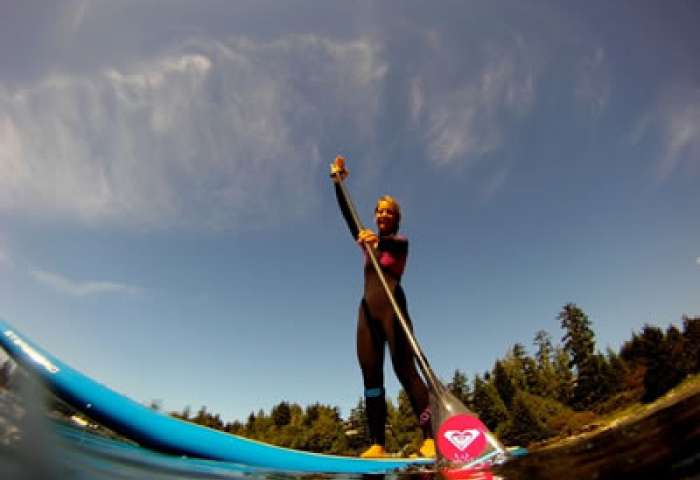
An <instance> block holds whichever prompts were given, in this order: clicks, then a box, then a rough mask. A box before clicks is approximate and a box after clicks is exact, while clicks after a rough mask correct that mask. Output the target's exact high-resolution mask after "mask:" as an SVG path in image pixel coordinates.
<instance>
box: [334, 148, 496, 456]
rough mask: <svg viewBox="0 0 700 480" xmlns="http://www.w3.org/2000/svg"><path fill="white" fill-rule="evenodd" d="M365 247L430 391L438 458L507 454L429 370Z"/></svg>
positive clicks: (349, 201)
mask: <svg viewBox="0 0 700 480" xmlns="http://www.w3.org/2000/svg"><path fill="white" fill-rule="evenodd" d="M336 165H337V166H338V167H339V168H340V169H341V170H343V169H344V159H343V158H342V157H337V158H336ZM335 175H336V176H337V181H338V186H339V188H340V191H341V193H342V195H343V197H344V199H345V202H346V203H347V205H348V209H349V211H350V215H351V217H352V220H353V222H354V223H355V226H356V227H357V230H358V231H362V230H364V226H363V224H362V221H361V220H360V217H359V216H358V215H357V210H356V208H355V205H354V203H353V202H352V199H351V198H350V194H349V193H348V190H347V188H346V187H345V184H344V182H343V177H342V175H341V174H335ZM363 245H364V248H365V249H366V250H367V255H368V257H369V259H370V261H371V262H372V265H373V267H374V269H375V271H376V272H377V276H378V277H379V280H380V281H381V284H382V286H383V287H384V291H385V292H386V296H387V298H388V299H389V302H390V303H391V306H392V307H393V309H394V312H395V313H396V317H397V318H398V321H399V325H401V328H402V329H403V331H404V334H405V335H406V339H407V340H408V343H409V345H410V346H411V349H412V350H413V353H414V355H415V357H416V361H417V362H418V367H419V368H420V371H421V373H422V374H423V378H424V380H425V382H426V384H427V386H428V391H429V394H430V409H431V413H432V422H431V427H432V432H433V436H434V438H435V441H436V443H437V447H438V454H439V456H440V459H442V460H445V461H447V462H449V463H457V464H461V465H466V466H472V465H481V464H484V465H488V464H492V463H494V462H496V461H500V460H504V459H505V458H506V456H507V452H506V449H505V448H504V447H503V445H502V444H501V443H500V442H499V441H498V439H497V438H496V437H495V436H494V435H493V434H492V433H491V432H490V431H489V430H488V428H486V426H485V425H484V424H483V423H482V422H481V420H479V418H478V416H477V415H476V414H475V413H474V412H472V411H471V410H469V409H468V408H467V407H466V406H465V405H464V404H463V403H462V402H461V401H460V400H459V399H457V397H455V396H454V395H453V394H452V393H451V392H450V391H449V390H448V389H447V388H446V387H445V386H444V385H443V384H442V383H441V382H440V380H438V378H437V376H436V375H435V373H434V372H433V369H432V368H431V367H430V364H429V363H428V359H427V358H426V356H425V354H424V353H423V350H422V349H421V347H420V345H419V344H418V341H417V340H416V337H415V335H414V334H413V332H412V331H411V328H410V327H409V324H408V321H407V320H406V318H405V316H404V314H403V312H402V311H401V308H400V307H399V304H398V303H396V298H395V297H394V292H393V291H392V290H391V287H390V286H389V284H388V283H387V281H386V278H385V276H384V272H383V271H382V268H381V266H380V265H379V262H378V261H377V256H376V254H375V251H374V249H373V248H372V247H371V246H370V245H368V244H366V243H365V244H363Z"/></svg>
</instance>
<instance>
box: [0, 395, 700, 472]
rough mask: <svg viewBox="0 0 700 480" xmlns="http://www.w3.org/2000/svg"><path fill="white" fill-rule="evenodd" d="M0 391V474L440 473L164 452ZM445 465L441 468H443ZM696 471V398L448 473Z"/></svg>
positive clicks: (699, 423)
mask: <svg viewBox="0 0 700 480" xmlns="http://www.w3.org/2000/svg"><path fill="white" fill-rule="evenodd" d="M8 398H10V396H8V395H4V396H3V395H2V394H1V392H0V480H5V479H8V480H9V479H20V480H24V479H26V480H30V479H31V480H34V479H47V480H54V479H94V480H107V479H110V480H111V479H122V480H132V479H133V480H137V479H138V480H145V479H163V480H165V479H168V480H175V479H178V480H180V479H182V480H184V479H229V478H246V479H250V480H286V479H289V480H303V479H330V480H332V479H338V480H341V479H361V480H372V479H375V480H384V479H386V480H409V479H410V480H440V479H443V478H445V476H444V475H443V474H441V473H435V472H413V473H401V472H397V473H392V474H387V475H364V476H363V475H350V474H344V475H329V474H320V473H319V474H308V473H306V474H300V473H295V472H283V471H270V470H262V469H257V468H253V467H249V466H245V465H238V464H234V463H228V462H219V461H211V460H201V459H194V458H184V457H179V456H173V455H167V454H162V453H158V452H153V451H151V450H148V449H145V448H141V447H139V446H137V445H135V444H133V443H130V442H128V441H123V440H119V439H112V438H105V437H104V436H100V435H96V434H95V433H94V432H93V431H91V430H90V429H89V428H81V427H76V426H71V425H69V424H65V423H61V422H56V421H51V420H48V419H47V417H46V415H45V414H44V413H43V411H42V410H40V405H38V402H39V401H38V400H37V401H36V402H37V405H34V406H32V405H31V401H30V402H29V405H26V403H27V402H24V403H22V404H21V405H18V404H17V402H15V401H9V400H8ZM448 473H449V472H448ZM607 478H609V479H618V480H619V479H627V478H630V479H631V478H634V479H646V478H654V479H659V480H666V479H700V398H698V397H691V398H688V399H686V400H685V401H682V402H679V403H678V404H676V405H674V406H673V407H672V408H669V409H666V410H664V411H662V412H659V413H658V414H656V415H653V416H651V417H649V418H647V419H644V420H643V421H640V422H637V423H635V424H633V425H629V426H627V427H625V428H620V429H616V430H611V431H609V432H606V433H605V434H603V435H599V436H597V437H596V438H595V439H592V440H591V441H587V442H578V443H575V444H573V445H571V446H568V447H562V448H558V449H552V450H545V451H542V452H536V453H534V454H532V455H529V456H527V457H524V458H522V459H514V460H512V461H511V462H508V463H507V464H506V465H504V466H502V467H497V468H494V469H493V470H492V471H488V472H479V473H478V474H472V475H467V474H464V473H460V474H457V475H449V476H448V479H449V480H459V479H461V480H467V479H469V480H477V479H502V480H524V479H528V480H530V479H546V480H550V479H552V480H553V479H565V480H576V479H596V480H600V479H607Z"/></svg>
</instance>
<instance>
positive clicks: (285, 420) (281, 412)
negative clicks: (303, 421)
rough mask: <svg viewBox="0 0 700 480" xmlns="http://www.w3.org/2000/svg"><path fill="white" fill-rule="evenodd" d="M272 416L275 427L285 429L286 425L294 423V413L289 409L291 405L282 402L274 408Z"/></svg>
mask: <svg viewBox="0 0 700 480" xmlns="http://www.w3.org/2000/svg"><path fill="white" fill-rule="evenodd" d="M271 416H272V422H273V423H274V424H275V426H277V427H284V426H285V425H289V422H291V421H292V411H291V409H290V408H289V403H287V402H280V403H279V404H277V405H275V406H274V407H272V413H271Z"/></svg>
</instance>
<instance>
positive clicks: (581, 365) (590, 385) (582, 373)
mask: <svg viewBox="0 0 700 480" xmlns="http://www.w3.org/2000/svg"><path fill="white" fill-rule="evenodd" d="M558 318H559V320H560V321H561V327H562V328H563V329H564V331H565V332H566V333H565V335H564V338H562V341H563V342H564V349H566V351H567V352H568V353H569V355H570V356H571V364H570V366H571V367H575V368H576V373H577V375H576V384H575V387H574V398H573V403H572V405H573V406H574V408H577V409H586V408H588V407H590V406H591V405H593V403H595V402H596V401H597V400H598V399H599V396H598V391H597V376H598V370H597V367H598V362H597V361H596V358H595V334H594V333H593V330H592V329H591V321H590V320H589V319H588V316H586V314H585V313H583V310H581V309H580V308H579V307H577V306H576V305H575V304H573V303H567V304H566V305H564V307H563V309H562V311H561V312H560V313H559V316H558Z"/></svg>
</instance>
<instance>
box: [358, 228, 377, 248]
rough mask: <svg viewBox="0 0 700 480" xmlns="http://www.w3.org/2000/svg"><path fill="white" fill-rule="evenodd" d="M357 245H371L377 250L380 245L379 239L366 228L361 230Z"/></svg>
mask: <svg viewBox="0 0 700 480" xmlns="http://www.w3.org/2000/svg"><path fill="white" fill-rule="evenodd" d="M357 243H360V244H362V243H364V244H367V245H370V246H371V247H372V248H377V245H379V237H378V236H377V234H376V233H374V232H373V231H372V230H370V229H369V228H365V229H364V230H360V233H358V234H357Z"/></svg>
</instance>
